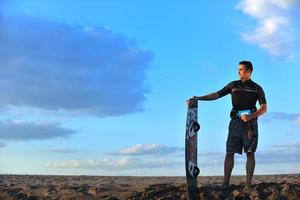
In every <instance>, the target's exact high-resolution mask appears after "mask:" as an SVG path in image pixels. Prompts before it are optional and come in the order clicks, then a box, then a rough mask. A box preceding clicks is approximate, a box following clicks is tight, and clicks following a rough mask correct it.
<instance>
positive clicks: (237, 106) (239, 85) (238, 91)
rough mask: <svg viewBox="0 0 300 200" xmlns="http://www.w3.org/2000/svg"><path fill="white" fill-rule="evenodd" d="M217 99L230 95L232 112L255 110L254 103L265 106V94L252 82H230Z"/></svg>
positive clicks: (220, 91)
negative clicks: (257, 102)
mask: <svg viewBox="0 0 300 200" xmlns="http://www.w3.org/2000/svg"><path fill="white" fill-rule="evenodd" d="M217 93H218V95H219V98H221V97H223V96H225V95H227V94H231V100H232V107H233V110H235V111H239V110H253V109H254V110H256V106H255V105H256V101H257V100H258V101H259V104H260V105H261V104H266V103H267V102H266V97H265V93H264V91H263V89H262V87H260V86H259V85H258V84H257V83H255V82H254V81H252V80H251V79H250V80H246V81H241V80H237V81H232V82H230V83H229V84H227V85H226V86H225V87H224V88H222V89H221V90H219V91H218V92H217Z"/></svg>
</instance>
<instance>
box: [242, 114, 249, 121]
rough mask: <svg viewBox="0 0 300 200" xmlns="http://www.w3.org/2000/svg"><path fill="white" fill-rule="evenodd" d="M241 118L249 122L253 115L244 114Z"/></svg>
mask: <svg viewBox="0 0 300 200" xmlns="http://www.w3.org/2000/svg"><path fill="white" fill-rule="evenodd" d="M241 119H242V120H243V121H244V122H248V121H250V120H251V117H250V116H249V115H246V114H244V115H242V116H241Z"/></svg>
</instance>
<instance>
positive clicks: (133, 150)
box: [107, 144, 184, 155]
mask: <svg viewBox="0 0 300 200" xmlns="http://www.w3.org/2000/svg"><path fill="white" fill-rule="evenodd" d="M182 152H184V148H183V147H172V146H165V145H159V144H136V145H134V146H131V147H126V148H123V149H121V150H119V151H118V152H110V153H107V154H109V155H170V154H178V153H179V154H181V153H182Z"/></svg>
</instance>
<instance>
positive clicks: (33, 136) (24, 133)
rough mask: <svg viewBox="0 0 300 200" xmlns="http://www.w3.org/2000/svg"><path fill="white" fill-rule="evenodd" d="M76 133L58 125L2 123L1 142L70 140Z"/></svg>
mask: <svg viewBox="0 0 300 200" xmlns="http://www.w3.org/2000/svg"><path fill="white" fill-rule="evenodd" d="M75 133H76V131H75V130H72V129H69V128H61V127H59V124H57V123H44V122H43V123H41V122H25V121H12V120H7V121H0V140H6V141H27V140H45V139H52V138H68V137H70V136H71V135H72V134H75ZM0 145H1V144H0Z"/></svg>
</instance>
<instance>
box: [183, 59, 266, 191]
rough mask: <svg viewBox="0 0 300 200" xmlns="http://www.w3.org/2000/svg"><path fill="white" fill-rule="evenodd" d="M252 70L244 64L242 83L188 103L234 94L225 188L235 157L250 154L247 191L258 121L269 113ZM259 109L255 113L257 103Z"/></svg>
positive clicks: (261, 90)
mask: <svg viewBox="0 0 300 200" xmlns="http://www.w3.org/2000/svg"><path fill="white" fill-rule="evenodd" d="M252 71H253V66H252V63H251V62H250V61H241V62H240V63H239V66H238V74H239V78H240V80H237V81H232V82H230V83H229V84H228V85H226V86H225V87H224V88H223V89H221V90H219V91H218V92H215V93H211V94H208V95H205V96H193V97H192V98H191V99H189V101H197V100H204V101H208V100H215V99H218V98H221V97H223V96H225V95H227V94H231V100H232V110H231V112H230V117H231V121H230V123H229V133H228V137H227V142H226V157H225V162H224V181H223V188H225V189H226V188H229V179H230V176H231V172H232V169H233V166H234V153H239V154H242V149H244V153H246V154H247V163H246V172H247V180H246V188H245V189H246V190H247V189H251V180H252V176H253V173H254V168H255V156H254V152H255V151H256V147H257V142H258V125H257V118H258V117H259V116H261V115H262V114H264V113H265V112H266V111H267V102H266V98H265V93H264V91H263V89H262V87H260V86H259V85H258V84H257V83H255V82H254V81H252V80H251V73H252ZM257 100H258V101H259V104H260V107H259V109H258V110H257V109H256V101H257Z"/></svg>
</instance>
